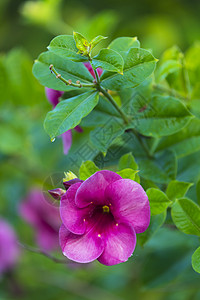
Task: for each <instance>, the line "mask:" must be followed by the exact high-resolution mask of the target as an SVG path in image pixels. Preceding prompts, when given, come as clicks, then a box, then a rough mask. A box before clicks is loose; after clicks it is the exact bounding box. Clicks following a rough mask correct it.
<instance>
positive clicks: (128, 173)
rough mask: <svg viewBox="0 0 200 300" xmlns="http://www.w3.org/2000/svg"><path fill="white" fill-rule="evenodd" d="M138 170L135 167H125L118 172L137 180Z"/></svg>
mask: <svg viewBox="0 0 200 300" xmlns="http://www.w3.org/2000/svg"><path fill="white" fill-rule="evenodd" d="M137 172H138V171H137V170H133V169H128V168H127V169H123V170H121V171H118V172H117V174H119V175H120V176H121V177H122V178H128V179H131V180H135V175H136V173H137Z"/></svg>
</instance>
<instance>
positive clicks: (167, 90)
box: [153, 84, 189, 101]
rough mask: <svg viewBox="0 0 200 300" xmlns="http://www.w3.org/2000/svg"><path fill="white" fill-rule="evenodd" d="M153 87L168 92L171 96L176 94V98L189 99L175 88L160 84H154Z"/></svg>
mask: <svg viewBox="0 0 200 300" xmlns="http://www.w3.org/2000/svg"><path fill="white" fill-rule="evenodd" d="M153 88H154V89H155V90H157V91H159V92H162V93H167V94H169V95H171V96H174V97H176V98H179V99H182V100H185V101H188V100H189V98H188V97H185V96H183V95H181V94H180V93H179V92H177V91H175V90H174V89H168V88H166V87H164V86H162V85H160V84H153Z"/></svg>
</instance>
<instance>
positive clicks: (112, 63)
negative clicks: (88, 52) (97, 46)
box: [92, 49, 124, 74]
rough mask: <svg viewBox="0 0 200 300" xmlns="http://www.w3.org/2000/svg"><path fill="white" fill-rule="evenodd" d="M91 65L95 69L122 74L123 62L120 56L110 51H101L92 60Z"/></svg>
mask: <svg viewBox="0 0 200 300" xmlns="http://www.w3.org/2000/svg"><path fill="white" fill-rule="evenodd" d="M92 64H93V65H94V67H95V68H96V69H97V68H98V67H101V68H102V69H103V70H107V71H110V72H118V73H120V74H123V66H124V61H123V58H122V56H121V55H120V54H119V53H117V52H116V51H114V50H111V49H101V50H100V52H99V53H98V55H96V56H94V57H93V58H92Z"/></svg>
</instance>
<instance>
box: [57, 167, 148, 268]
mask: <svg viewBox="0 0 200 300" xmlns="http://www.w3.org/2000/svg"><path fill="white" fill-rule="evenodd" d="M73 183H74V184H71V186H70V187H68V190H67V192H66V193H65V194H64V195H62V197H61V204H60V215H61V219H62V222H63V224H62V225H61V228H60V234H59V235H60V246H61V249H62V252H63V254H64V255H65V256H66V257H68V258H69V259H71V260H73V261H76V262H80V263H88V262H91V261H93V260H95V259H98V261H99V262H101V263H102V264H104V265H108V266H110V265H115V264H119V263H121V262H125V261H127V260H128V258H129V257H130V256H131V254H132V253H133V251H134V249H135V245H136V233H142V232H144V231H145V230H146V229H147V228H148V226H149V222H150V206H149V201H148V197H147V195H146V193H145V191H144V190H143V188H142V187H141V185H140V184H138V183H137V182H135V181H132V180H130V179H122V178H121V176H120V175H118V174H116V173H114V172H111V171H107V170H104V171H99V172H96V173H95V174H94V175H92V176H91V177H89V178H88V179H87V180H86V181H84V182H81V181H80V182H75V181H74V182H73Z"/></svg>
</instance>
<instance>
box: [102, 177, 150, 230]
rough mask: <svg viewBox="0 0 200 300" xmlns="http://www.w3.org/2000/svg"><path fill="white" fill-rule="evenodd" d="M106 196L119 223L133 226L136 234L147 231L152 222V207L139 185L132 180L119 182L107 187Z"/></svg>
mask: <svg viewBox="0 0 200 300" xmlns="http://www.w3.org/2000/svg"><path fill="white" fill-rule="evenodd" d="M105 195H106V197H107V201H109V202H110V203H111V211H112V213H113V215H114V216H115V219H116V220H117V221H118V222H123V223H128V224H130V225H132V226H133V228H134V229H135V232H136V233H141V232H144V231H145V230H146V229H147V227H148V226H149V222H150V206H149V201H148V197H147V195H146V193H145V191H144V190H143V188H142V187H141V185H140V184H139V183H137V182H135V181H133V180H130V179H122V180H118V181H116V182H113V183H112V184H110V185H109V186H108V187H107V189H106V191H105Z"/></svg>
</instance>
